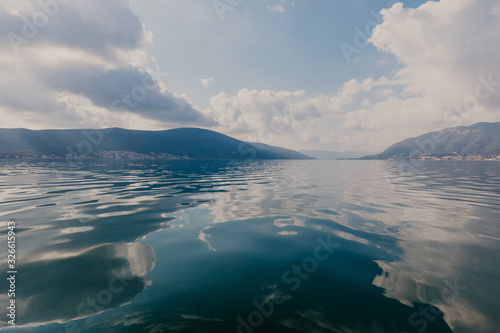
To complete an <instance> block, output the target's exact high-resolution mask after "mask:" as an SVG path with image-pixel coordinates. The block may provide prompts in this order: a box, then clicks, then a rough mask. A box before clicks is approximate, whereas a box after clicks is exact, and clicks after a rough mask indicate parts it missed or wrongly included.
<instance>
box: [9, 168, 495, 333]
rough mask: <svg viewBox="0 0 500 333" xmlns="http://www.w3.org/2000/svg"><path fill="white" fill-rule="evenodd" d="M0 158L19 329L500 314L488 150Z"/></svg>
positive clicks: (461, 326) (263, 325)
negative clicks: (483, 156) (477, 156)
mask: <svg viewBox="0 0 500 333" xmlns="http://www.w3.org/2000/svg"><path fill="white" fill-rule="evenodd" d="M0 170H1V171H0V195H1V201H0V202H1V203H0V215H1V218H0V222H1V225H2V228H3V230H4V231H2V236H1V238H0V246H2V247H4V248H6V246H5V244H6V242H5V238H6V232H5V230H6V229H7V228H6V226H7V223H8V221H15V222H16V226H17V229H16V231H17V237H18V240H17V254H18V258H17V261H18V267H17V269H18V275H17V278H18V281H17V293H16V302H17V306H18V308H17V326H16V327H15V328H11V329H12V330H15V331H20V332H70V331H75V332H78V331H80V330H81V332H396V333H401V332H420V333H422V332H440V333H441V332H461V333H464V332H465V333H467V332H474V333H476V332H497V331H498V328H499V327H500V320H499V319H498V313H499V311H500V288H498V281H500V268H499V267H500V259H499V257H498V253H499V250H500V225H499V223H500V217H499V216H500V214H499V213H500V200H499V199H500V164H498V163H497V162H422V163H419V164H418V165H415V166H409V165H406V164H403V163H402V162H397V161H240V162H238V161H237V162H234V161H194V160H189V161H164V162H161V161H150V162H139V161H137V162H113V161H108V162H102V161H95V160H94V161H87V162H85V163H76V164H66V163H64V162H47V161H29V160H25V161H12V160H10V161H7V160H4V161H0ZM2 244H3V245H2ZM6 265H7V264H6V260H5V259H3V261H2V262H1V265H0V269H1V271H2V272H3V273H2V274H5V272H6V271H7V268H6ZM5 300H7V294H6V290H1V291H0V302H1V304H2V306H4V304H5ZM0 320H1V321H2V324H6V320H7V317H4V318H0Z"/></svg>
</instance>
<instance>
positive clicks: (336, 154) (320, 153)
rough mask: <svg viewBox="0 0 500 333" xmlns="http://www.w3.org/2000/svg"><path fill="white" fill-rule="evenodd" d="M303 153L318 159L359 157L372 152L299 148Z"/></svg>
mask: <svg viewBox="0 0 500 333" xmlns="http://www.w3.org/2000/svg"><path fill="white" fill-rule="evenodd" d="M299 151H300V152H301V153H302V154H306V155H308V156H311V157H314V158H317V159H318V160H339V159H358V158H360V157H363V156H366V155H368V154H371V153H370V152H366V151H330V150H299Z"/></svg>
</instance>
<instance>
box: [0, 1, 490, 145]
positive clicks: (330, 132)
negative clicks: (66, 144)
mask: <svg viewBox="0 0 500 333" xmlns="http://www.w3.org/2000/svg"><path fill="white" fill-rule="evenodd" d="M0 36H1V37H0V50H1V51H0V77H1V78H2V80H1V81H0V119H1V123H0V127H4V128H20V127H22V128H29V129H49V128H50V129H58V128H108V127H123V128H129V129H144V130H164V129H170V128H178V127H201V128H207V129H211V130H215V131H218V132H221V133H224V134H227V135H230V136H232V137H235V138H238V139H241V140H246V141H252V142H262V143H267V144H272V145H277V146H282V147H286V148H291V149H297V150H298V149H318V150H333V151H353V150H361V151H369V152H379V151H382V150H384V149H385V148H387V147H388V146H390V145H391V144H393V143H395V142H397V141H401V140H403V139H406V138H409V137H415V136H418V135H420V134H424V133H426V132H430V131H434V130H439V129H443V128H448V127H453V126H468V125H471V124H474V123H477V122H481V121H488V122H496V121H500V62H499V61H498V56H499V55H500V2H498V0H441V1H425V0H407V1H402V2H397V1H393V0H389V1H387V0H384V1H379V0H370V1H368V0H315V1H306V0H293V1H292V0H189V1H187V0H129V1H126V0H86V1H82V0H80V1H79V0H25V1H18V0H2V1H1V2H0Z"/></svg>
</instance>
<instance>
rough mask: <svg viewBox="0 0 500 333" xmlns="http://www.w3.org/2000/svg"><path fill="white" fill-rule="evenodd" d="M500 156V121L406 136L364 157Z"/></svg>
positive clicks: (488, 157) (479, 157)
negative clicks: (412, 136) (411, 136)
mask: <svg viewBox="0 0 500 333" xmlns="http://www.w3.org/2000/svg"><path fill="white" fill-rule="evenodd" d="M499 155H500V122H497V123H485V122H482V123H477V124H474V125H471V126H468V127H466V126H457V127H451V128H447V129H444V130H440V131H435V132H430V133H426V134H423V135H420V136H418V137H416V138H410V139H406V140H404V141H401V142H398V143H395V144H393V145H392V146H390V147H389V148H387V149H386V150H385V151H383V152H382V153H380V154H375V155H370V156H365V157H363V159H397V158H420V159H422V158H423V159H427V158H434V159H491V158H498V156H499Z"/></svg>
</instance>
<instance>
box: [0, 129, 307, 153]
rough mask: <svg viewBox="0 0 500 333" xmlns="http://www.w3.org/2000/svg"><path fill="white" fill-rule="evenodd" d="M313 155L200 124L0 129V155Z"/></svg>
mask: <svg viewBox="0 0 500 333" xmlns="http://www.w3.org/2000/svg"><path fill="white" fill-rule="evenodd" d="M16 156H18V157H42V158H45V157H54V158H61V157H68V156H73V157H81V158H90V157H94V158H96V157H101V158H102V157H104V158H106V157H108V158H166V159H169V158H195V159H214V158H215V159H312V158H311V157H310V156H307V155H304V154H302V153H299V152H296V151H294V150H290V149H285V148H280V147H274V146H269V145H265V144H255V143H247V142H243V141H240V140H237V139H235V138H232V137H230V136H227V135H224V134H221V133H218V132H215V131H210V130H206V129H200V128H177V129H171V130H165V131H139V130H127V129H122V128H109V129H65V130H28V129H22V128H20V129H0V157H3V158H5V157H16Z"/></svg>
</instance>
